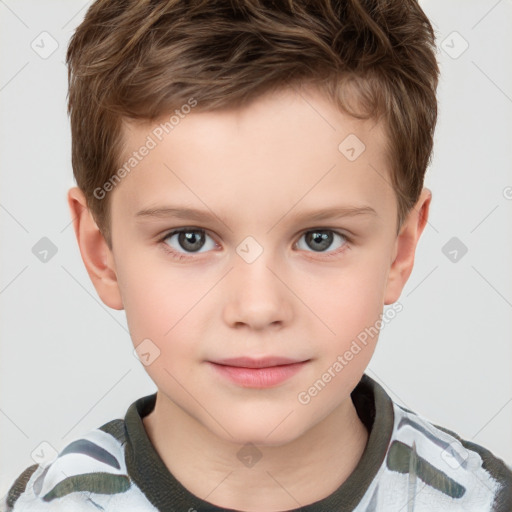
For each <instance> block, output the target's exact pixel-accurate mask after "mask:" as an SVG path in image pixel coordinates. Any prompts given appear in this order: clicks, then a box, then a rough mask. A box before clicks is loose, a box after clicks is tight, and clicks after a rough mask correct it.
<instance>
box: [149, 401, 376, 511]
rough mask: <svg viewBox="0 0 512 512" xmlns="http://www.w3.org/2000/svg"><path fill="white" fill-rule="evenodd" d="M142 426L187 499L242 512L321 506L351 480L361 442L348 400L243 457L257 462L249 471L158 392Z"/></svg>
mask: <svg viewBox="0 0 512 512" xmlns="http://www.w3.org/2000/svg"><path fill="white" fill-rule="evenodd" d="M143 423H144V427H145V429H146V432H147V433H148V436H149V439H150V440H151V443H152V444H153V446H154V447H155V449H156V451H157V452H158V454H159V456H160V458H161V459H162V460H163V462H164V464H165V465H166V467H167V468H168V469H169V471H170V472H171V473H172V474H173V475H174V477H175V478H176V479H177V480H178V481H179V482H180V483H181V484H182V485H183V486H184V487H185V488H186V489H187V490H188V491H189V492H191V493H192V494H194V495H196V496H197V497H198V498H200V499H203V500H205V501H208V502H210V503H213V504H215V505H217V506H219V507H223V508H231V509H235V510H240V511H244V512H245V511H246V512H253V511H254V512H256V511H260V510H262V509H264V510H267V511H269V512H274V511H279V510H289V509H293V508H299V507H300V506H304V505H307V504H310V503H313V502H315V501H318V500H321V499H322V498H325V497H326V496H328V495H329V494H331V493H332V492H334V491H335V490H336V489H337V488H338V487H339V486H340V485H341V484H342V483H343V482H344V481H345V480H346V479H347V478H348V476H349V475H350V474H351V473H352V472H353V470H354V469H355V467H356V466H357V464H358V462H359V460H360V459H361V456H362V454H363V452H364V449H365V447H366V443H367V440H368V431H367V429H366V427H365V426H364V424H363V423H362V422H361V420H360V418H359V416H358V415H357V411H356V409H355V407H354V404H353V403H352V400H351V399H350V397H349V398H348V399H347V400H345V401H344V402H342V403H341V404H340V405H339V406H338V407H337V408H336V409H335V410H334V411H332V412H331V413H330V414H329V415H328V416H327V417H326V418H324V419H323V420H321V421H320V422H319V423H317V424H316V425H315V426H314V427H313V428H311V429H309V430H308V431H307V432H305V433H304V434H303V435H301V436H300V437H298V438H296V439H294V440H293V441H291V442H289V443H287V444H283V445H279V446H267V445H264V446H262V445H258V446H257V451H256V449H254V448H252V450H254V452H255V453H254V454H251V452H250V450H251V449H249V451H248V455H249V456H251V455H256V454H257V456H260V455H261V458H260V459H259V460H258V461H257V462H256V463H255V464H254V465H251V460H250V459H247V460H248V464H247V465H244V464H242V463H241V462H240V461H239V460H238V459H237V458H236V457H234V454H237V452H238V451H239V450H240V448H241V447H242V445H241V444H239V443H232V442H230V441H227V440H225V439H221V438H219V437H218V436H216V435H215V434H214V433H212V432H211V431H210V430H208V429H207V428H206V427H205V426H204V425H202V424H200V423H199V422H197V420H196V419H195V418H193V417H191V416H190V415H188V414H187V413H186V412H185V411H183V410H182V409H181V408H180V407H178V406H177V405H176V404H174V403H173V402H171V401H170V400H169V399H167V398H166V397H165V396H164V395H163V394H161V393H160V392H158V393H157V400H156V404H155V409H154V410H153V411H152V412H151V414H149V415H147V416H146V417H144V418H143ZM198 475H200V478H198ZM249 489H250V493H249V492H248V490H249Z"/></svg>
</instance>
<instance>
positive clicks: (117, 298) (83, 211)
mask: <svg viewBox="0 0 512 512" xmlns="http://www.w3.org/2000/svg"><path fill="white" fill-rule="evenodd" d="M67 200H68V205H69V209H70V213H71V218H72V219H73V228H74V230H75V235H76V239H77V242H78V247H79V249H80V254H81V256H82V260H83V262H84V265H85V268H86V270H87V273H88V274H89V277H90V278H91V281H92V283H93V285H94V288H96V291H97V292H98V295H99V296H100V298H101V300H102V301H103V302H104V303H105V304H106V305H107V306H109V307H110V308H112V309H124V308H123V302H122V299H121V293H120V290H119V285H118V282H117V275H116V272H115V265H114V258H113V254H112V251H111V250H110V248H109V247H108V245H107V242H106V241H105V238H104V237H103V235H102V233H101V231H100V230H99V228H98V226H97V224H96V222H95V220H94V218H93V216H92V214H91V212H90V210H89V209H88V207H87V201H86V199H85V195H84V193H83V192H82V190H81V189H80V188H78V187H72V188H70V189H69V191H68V194H67Z"/></svg>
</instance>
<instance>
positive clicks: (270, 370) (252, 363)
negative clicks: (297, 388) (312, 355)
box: [208, 356, 310, 389]
mask: <svg viewBox="0 0 512 512" xmlns="http://www.w3.org/2000/svg"><path fill="white" fill-rule="evenodd" d="M309 361H310V359H307V360H303V361H301V360H297V359H290V358H284V357H277V356H271V357H264V358H260V359H254V358H251V357H237V358H231V359H222V360H218V361H208V363H209V365H210V366H212V367H213V368H214V369H215V371H216V372H217V373H218V374H219V375H221V376H222V377H224V378H225V379H228V380H229V381H231V382H233V383H235V384H237V385H239V386H241V387H246V388H260V389H263V388H270V387H274V386H278V385H279V384H281V383H283V382H285V381H286V380H288V379H290V378H291V377H293V376H294V375H296V374H297V373H298V372H299V371H300V370H301V369H303V368H304V367H305V366H306V365H307V364H308V363H309Z"/></svg>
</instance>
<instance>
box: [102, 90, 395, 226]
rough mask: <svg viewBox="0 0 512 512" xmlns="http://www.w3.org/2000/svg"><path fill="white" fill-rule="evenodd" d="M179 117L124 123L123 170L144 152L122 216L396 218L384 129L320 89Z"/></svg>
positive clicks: (130, 179) (116, 198) (116, 202)
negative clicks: (344, 208) (344, 209)
mask: <svg viewBox="0 0 512 512" xmlns="http://www.w3.org/2000/svg"><path fill="white" fill-rule="evenodd" d="M170 117H171V116H169V115H165V116H162V118H161V119H160V120H158V121H155V122H153V123H147V122H145V123H140V122H138V123H135V122H131V123H125V129H124V138H125V151H124V154H123V163H126V162H128V160H129V159H130V158H132V159H133V158H135V157H133V156H132V157H131V155H133V154H134V152H135V153H137V152H138V153H139V155H138V158H137V162H136V165H134V166H133V168H132V169H131V170H130V171H129V172H128V173H126V177H124V178H123V179H122V180H121V182H120V183H119V184H118V185H117V186H116V187H115V190H114V191H113V197H112V198H111V199H112V210H113V214H115V212H118V213H119V214H120V215H125V216H129V215H131V216H135V214H136V212H137V211H140V210H141V209H144V208H146V209H147V208H151V207H156V206H158V205H175V204H176V203H179V204H180V205H183V204H184V203H185V204H187V205H188V206H190V207H198V208H201V209H203V210H204V209H207V208H208V209H210V210H211V211H213V212H214V213H215V212H218V213H219V215H221V216H222V214H223V213H224V212H225V213H226V215H229V216H233V215H235V216H239V217H240V218H242V217H243V216H244V215H245V214H247V217H246V220H248V219H250V220H251V221H252V222H255V221H257V220H258V218H259V219H262V217H261V216H262V215H264V212H265V211H266V210H269V211H271V215H273V216H274V217H275V215H276V212H277V211H279V210H281V211H282V212H283V213H284V212H285V211H288V210H290V208H299V207H300V208H305V209H307V208H314V207H316V206H319V205H322V204H324V205H327V204H328V205H335V204H339V205H345V204H347V205H348V204H350V205H356V204H359V205H362V204H365V205H371V206H372V207H373V208H374V209H375V210H377V211H378V212H379V215H380V216H381V217H382V216H386V215H388V214H389V217H390V218H394V212H390V211H388V210H390V209H391V210H392V209H393V208H394V206H395V205H394V194H393V190H392V188H391V185H390V183H391V181H390V177H389V164H388V152H387V139H386V137H385V134H384V127H383V125H382V124H381V123H377V122H376V121H374V120H371V119H370V120H359V119H355V118H353V117H351V116H348V115H346V114H344V113H342V112H340V111H339V110H338V109H337V108H336V107H335V105H334V104H333V103H331V102H330V101H329V99H327V98H326V97H325V95H323V94H322V93H320V92H319V91H317V90H314V89H309V90H305V89H303V90H301V91H298V90H294V89H287V90H280V91H278V92H273V93H271V94H267V95H265V96H263V97H260V98H259V99H258V100H256V101H254V102H253V103H251V104H250V105H249V106H246V107H244V108H240V109H224V110H216V111H198V112H194V110H193V109H191V111H190V112H189V113H186V114H184V113H181V115H179V116H175V119H174V120H173V123H170V122H169V121H170ZM166 123H167V124H166ZM144 146H146V147H151V149H150V150H146V151H144V153H145V156H143V157H140V153H141V151H140V150H141V148H143V147H144ZM258 216H259V217H258Z"/></svg>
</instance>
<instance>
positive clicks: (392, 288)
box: [384, 188, 432, 305]
mask: <svg viewBox="0 0 512 512" xmlns="http://www.w3.org/2000/svg"><path fill="white" fill-rule="evenodd" d="M431 200H432V192H431V191H430V190H429V189H428V188H424V189H423V190H422V192H421V194H420V197H419V199H418V201H417V202H416V204H415V205H414V207H413V208H412V209H411V211H410V212H409V215H408V216H407V219H406V220H405V221H404V223H403V225H402V228H401V229H400V233H399V234H398V236H397V239H396V242H395V252H394V254H395V257H394V259H393V262H392V263H391V268H390V271H389V275H388V281H387V285H386V290H385V295H384V304H385V305H388V304H393V303H394V302H396V301H397V300H398V299H399V297H400V294H401V293H402V290H403V288H404V286H405V283H406V282H407V280H408V279H409V276H410V275H411V272H412V269H413V266H414V256H415V252H416V246H417V244H418V241H419V238H420V236H421V234H422V232H423V230H424V228H425V226H426V224H427V220H428V213H429V207H430V202H431Z"/></svg>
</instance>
